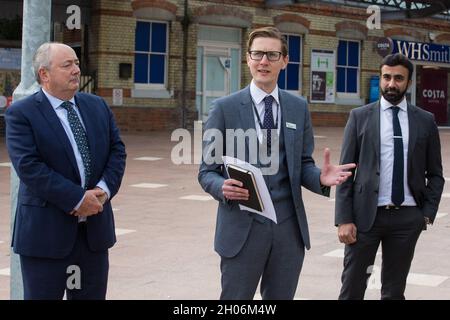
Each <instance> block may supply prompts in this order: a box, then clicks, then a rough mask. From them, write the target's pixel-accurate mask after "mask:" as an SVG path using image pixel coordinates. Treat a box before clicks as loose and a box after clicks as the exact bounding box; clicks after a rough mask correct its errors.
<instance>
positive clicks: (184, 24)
mask: <svg viewBox="0 0 450 320" xmlns="http://www.w3.org/2000/svg"><path fill="white" fill-rule="evenodd" d="M188 6H189V4H188V0H184V16H183V20H182V21H181V25H182V27H183V58H182V67H181V76H182V80H181V127H182V128H184V129H186V126H187V124H186V116H187V93H186V85H187V50H188V34H189V24H190V23H191V22H190V19H189V14H188Z"/></svg>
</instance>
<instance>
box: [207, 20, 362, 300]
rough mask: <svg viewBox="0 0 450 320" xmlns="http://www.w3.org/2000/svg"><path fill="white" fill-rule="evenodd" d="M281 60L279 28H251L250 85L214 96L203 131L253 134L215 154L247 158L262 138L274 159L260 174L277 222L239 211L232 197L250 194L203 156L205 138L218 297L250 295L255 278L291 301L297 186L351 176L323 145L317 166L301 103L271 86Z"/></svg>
mask: <svg viewBox="0 0 450 320" xmlns="http://www.w3.org/2000/svg"><path fill="white" fill-rule="evenodd" d="M287 63H288V49H287V44H286V40H285V39H284V38H283V37H282V35H281V34H280V32H279V31H278V30H277V29H275V28H272V27H266V28H261V29H257V30H254V31H253V32H252V33H251V34H250V35H249V40H248V52H247V65H248V67H249V69H250V72H251V74H252V76H253V80H252V82H251V84H250V85H249V86H247V87H246V88H244V89H243V90H241V91H239V92H236V93H234V94H232V95H230V96H227V97H223V98H220V99H218V100H216V101H215V102H214V105H213V107H212V109H211V112H210V115H209V118H208V120H207V122H206V125H205V132H207V131H208V130H212V129H214V130H216V131H217V130H219V131H220V133H221V134H222V137H223V138H224V141H225V140H226V139H225V133H226V132H227V133H228V132H229V131H230V130H231V131H235V130H243V131H244V132H249V133H250V134H249V135H250V136H251V133H252V132H253V133H254V134H255V135H256V136H258V137H257V138H256V137H255V139H252V138H251V137H247V138H248V139H246V141H245V142H244V141H236V140H233V141H226V144H225V145H224V147H223V149H219V148H217V149H216V151H217V153H222V154H223V155H229V156H234V157H236V156H237V153H236V150H234V149H235V148H234V147H236V146H237V147H238V146H239V142H241V145H245V155H246V156H245V158H246V159H241V160H245V161H249V159H248V158H251V156H252V155H251V152H252V150H254V149H255V148H253V147H257V145H258V144H259V143H261V145H259V146H258V148H259V149H260V150H266V149H265V148H266V147H267V150H266V151H268V152H267V154H270V155H271V159H274V162H275V163H277V164H279V165H278V167H277V168H276V169H277V170H275V171H276V173H275V172H270V173H269V174H266V175H264V180H265V182H266V184H267V187H268V190H269V192H270V196H271V199H272V201H273V204H274V207H275V211H276V216H277V222H278V223H277V224H275V223H274V222H272V221H271V220H269V219H266V218H265V217H263V216H261V215H258V214H254V213H250V212H248V211H244V210H240V209H239V205H238V202H237V200H245V199H247V198H248V191H247V190H246V189H244V188H241V187H242V183H241V182H240V181H237V180H233V179H229V178H228V176H227V174H226V170H225V168H224V166H223V164H222V163H220V162H215V163H211V162H210V161H207V160H208V159H205V153H206V152H208V150H210V149H211V146H212V144H213V143H214V141H215V140H213V139H211V141H207V142H205V143H204V146H203V148H204V158H203V161H202V164H201V166H200V171H199V175H198V179H199V182H200V184H201V186H202V188H203V189H204V190H205V191H206V192H208V193H209V194H211V195H212V196H213V197H214V198H215V199H216V200H218V202H219V207H218V213H217V226H216V235H215V250H216V251H217V252H218V254H219V255H220V257H221V272H222V294H221V299H253V297H254V294H255V291H256V288H257V286H258V282H259V280H260V279H261V295H262V298H263V299H293V298H294V294H295V291H296V288H297V283H298V278H299V275H300V270H301V267H302V263H303V256H304V247H306V248H308V249H309V247H310V243H309V233H308V225H307V221H306V214H305V209H304V206H303V202H302V196H301V186H304V187H305V188H307V189H309V190H311V191H313V192H315V193H318V194H324V195H328V193H329V186H332V185H336V184H339V183H341V182H342V181H345V180H346V179H347V177H348V176H350V175H351V173H350V172H348V171H347V169H349V168H353V167H354V165H343V166H333V165H330V163H329V151H328V150H327V151H326V155H325V162H324V166H323V168H322V170H320V169H319V168H317V167H316V166H315V164H314V160H313V158H312V156H311V155H312V153H313V149H314V140H313V132H312V126H311V120H310V115H309V111H308V108H307V103H306V102H305V100H304V99H302V98H300V97H298V96H295V95H292V94H290V93H288V92H286V91H284V90H280V89H279V88H278V86H277V79H278V74H279V73H280V71H281V70H282V69H284V68H286V66H287ZM270 129H272V130H270ZM237 140H239V139H237ZM258 141H259V142H258ZM252 142H253V144H256V145H252ZM274 142H275V143H274ZM276 142H278V143H276ZM276 146H278V148H276ZM238 148H239V147H238ZM238 148H237V149H238ZM217 156H218V155H217V154H214V157H215V158H216V159H217ZM218 158H220V155H219V157H218ZM261 160H262V159H261V158H259V154H258V163H256V164H255V165H256V166H260V164H261V163H262V161H261ZM268 171H270V170H268ZM268 171H267V172H268Z"/></svg>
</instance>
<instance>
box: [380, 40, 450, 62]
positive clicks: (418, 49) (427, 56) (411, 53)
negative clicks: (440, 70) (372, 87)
mask: <svg viewBox="0 0 450 320" xmlns="http://www.w3.org/2000/svg"><path fill="white" fill-rule="evenodd" d="M376 49H377V51H378V53H379V54H380V55H381V56H386V55H387V54H389V53H397V52H400V53H401V54H403V55H405V56H407V57H408V58H409V59H410V60H415V61H427V62H437V63H450V46H445V45H442V44H435V43H423V42H413V41H403V40H395V39H390V38H381V39H380V40H379V41H378V42H377V43H376Z"/></svg>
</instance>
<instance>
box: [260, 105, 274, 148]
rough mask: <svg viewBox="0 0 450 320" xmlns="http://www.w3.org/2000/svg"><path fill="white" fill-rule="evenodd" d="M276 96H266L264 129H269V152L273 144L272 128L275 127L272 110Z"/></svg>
mask: <svg viewBox="0 0 450 320" xmlns="http://www.w3.org/2000/svg"><path fill="white" fill-rule="evenodd" d="M273 100H274V98H273V97H272V96H266V97H265V98H264V121H263V124H262V125H263V127H262V128H263V129H267V153H268V154H270V153H271V146H272V141H271V140H272V132H271V131H270V129H275V125H274V121H273V112H272V104H273Z"/></svg>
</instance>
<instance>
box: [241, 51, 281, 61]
mask: <svg viewBox="0 0 450 320" xmlns="http://www.w3.org/2000/svg"><path fill="white" fill-rule="evenodd" d="M248 53H249V55H250V59H252V60H256V61H260V60H262V59H263V57H264V55H266V57H267V59H268V60H269V61H278V60H280V57H281V54H282V53H281V52H280V51H249V52H248Z"/></svg>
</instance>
